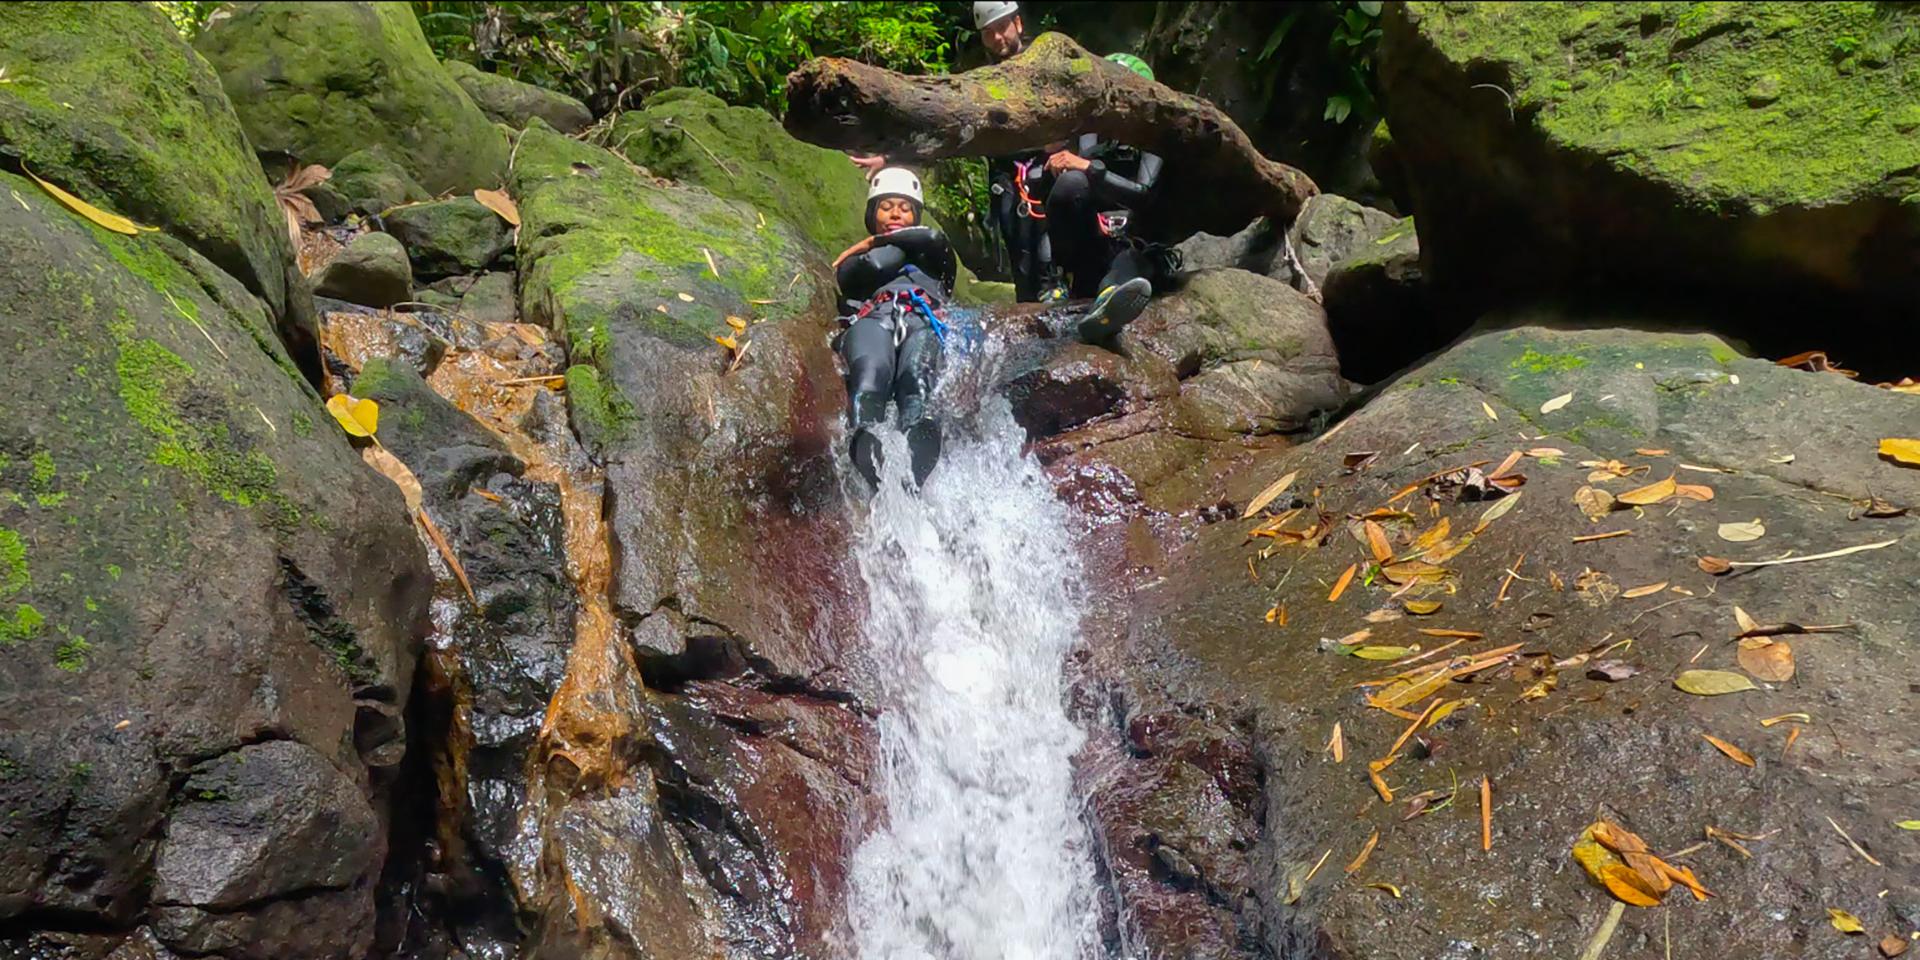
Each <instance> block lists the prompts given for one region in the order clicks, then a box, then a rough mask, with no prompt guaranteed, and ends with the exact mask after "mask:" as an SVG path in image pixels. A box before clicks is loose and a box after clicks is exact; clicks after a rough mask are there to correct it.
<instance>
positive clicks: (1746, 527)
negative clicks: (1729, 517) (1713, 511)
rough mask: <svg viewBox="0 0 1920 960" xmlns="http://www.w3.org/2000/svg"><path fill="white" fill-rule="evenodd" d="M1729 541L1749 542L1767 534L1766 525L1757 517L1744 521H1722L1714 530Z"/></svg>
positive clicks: (1721, 537)
mask: <svg viewBox="0 0 1920 960" xmlns="http://www.w3.org/2000/svg"><path fill="white" fill-rule="evenodd" d="M1716 532H1717V533H1718V534H1719V535H1720V539H1722V540H1725V541H1727V542H1729V543H1750V542H1752V541H1755V540H1758V539H1760V538H1761V537H1764V536H1766V535H1767V526H1766V524H1764V523H1762V522H1761V521H1760V519H1759V518H1758V517H1756V518H1754V519H1753V520H1751V521H1748V522H1746V523H1723V524H1721V525H1720V527H1719V529H1718V530H1717V531H1716Z"/></svg>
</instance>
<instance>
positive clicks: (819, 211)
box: [610, 87, 1012, 303]
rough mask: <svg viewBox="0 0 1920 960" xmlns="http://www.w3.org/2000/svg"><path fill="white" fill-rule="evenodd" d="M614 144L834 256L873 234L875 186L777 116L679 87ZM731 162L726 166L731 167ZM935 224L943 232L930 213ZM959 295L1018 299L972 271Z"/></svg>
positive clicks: (644, 110) (622, 126) (617, 132)
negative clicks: (870, 218)
mask: <svg viewBox="0 0 1920 960" xmlns="http://www.w3.org/2000/svg"><path fill="white" fill-rule="evenodd" d="M610 142H611V143H613V144H614V145H615V146H617V147H618V148H619V149H620V151H621V152H622V153H624V154H626V156H627V158H628V159H630V160H632V161H633V162H634V163H637V164H639V165H641V166H643V167H645V168H647V169H648V170H649V171H651V172H652V173H655V174H657V175H659V176H663V177H671V178H672V179H675V180H679V181H681V182H684V183H692V184H698V185H699V186H702V187H705V188H707V189H708V190H711V191H713V192H714V193H715V194H717V195H719V196H722V197H726V198H727V199H729V200H738V201H740V202H742V203H746V204H749V205H751V206H752V207H753V209H754V210H755V211H756V212H757V213H760V214H764V215H765V216H767V217H769V218H773V217H779V218H781V219H784V220H786V221H787V222H788V223H789V224H791V225H792V226H793V227H794V228H795V229H797V230H798V231H799V232H800V233H801V235H803V236H804V237H806V239H807V240H808V241H809V242H811V243H812V244H813V246H814V247H815V248H816V250H817V252H818V253H820V254H822V255H824V256H825V257H826V258H828V259H829V260H831V259H832V258H833V257H834V256H835V255H836V254H838V253H839V252H840V251H842V250H845V249H846V248H847V247H848V246H850V245H852V244H853V243H854V242H855V241H858V240H860V239H861V238H862V237H865V236H866V235H867V228H866V210H867V181H866V178H865V177H864V176H862V175H861V173H860V169H859V168H858V167H855V166H854V165H853V164H852V163H850V162H848V160H847V155H846V154H844V153H841V152H840V151H838V150H828V149H826V148H824V147H816V146H814V145H813V144H810V143H804V142H802V141H800V140H796V139H794V138H793V136H792V135H790V134H788V133H787V131H786V129H785V128H783V127H781V125H780V121H779V120H777V119H775V118H774V117H773V115H772V114H769V113H767V112H766V111H765V110H761V109H759V108H757V107H734V106H728V105H727V104H726V103H725V102H724V101H722V100H721V99H720V98H719V97H716V96H714V95H713V94H711V93H708V92H706V91H704V90H696V89H691V88H687V87H676V88H674V89H671V90H665V91H662V92H660V93H657V94H654V95H653V96H651V97H648V98H647V101H646V103H645V104H644V105H642V107H641V108H640V109H639V110H630V111H628V112H626V113H624V114H621V116H620V119H619V121H618V122H616V123H615V124H614V128H613V133H612V135H611V139H610ZM723 164H724V166H723ZM927 222H928V223H929V224H930V225H933V226H939V223H938V221H937V220H936V219H935V218H933V217H928V218H927ZM954 287H955V295H956V297H957V298H959V299H961V300H963V301H967V302H973V303H984V302H993V301H999V300H1009V301H1010V300H1012V297H1011V296H1010V295H1007V294H1006V293H1005V291H1003V290H1001V289H999V288H998V285H993V284H982V283H980V282H979V281H978V280H977V279H976V278H975V277H974V275H973V271H971V270H968V269H967V268H966V267H964V266H962V267H961V268H960V277H959V279H958V280H957V281H956V282H955V284H954Z"/></svg>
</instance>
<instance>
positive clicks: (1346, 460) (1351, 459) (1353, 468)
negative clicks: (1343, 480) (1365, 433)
mask: <svg viewBox="0 0 1920 960" xmlns="http://www.w3.org/2000/svg"><path fill="white" fill-rule="evenodd" d="M1379 456H1380V451H1378V450H1361V451H1358V452H1355V453H1349V454H1347V455H1346V456H1344V457H1341V458H1340V468H1341V469H1343V470H1345V471H1346V472H1348V473H1359V472H1360V471H1362V470H1365V469H1366V468H1367V467H1369V466H1372V465H1373V461H1374V460H1375V459H1377V458H1378V457H1379Z"/></svg>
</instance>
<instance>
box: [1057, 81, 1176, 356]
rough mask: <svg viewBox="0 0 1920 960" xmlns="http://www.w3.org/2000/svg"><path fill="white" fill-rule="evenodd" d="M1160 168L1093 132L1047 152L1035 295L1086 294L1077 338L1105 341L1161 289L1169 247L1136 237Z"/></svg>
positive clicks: (1170, 262) (1170, 264)
mask: <svg viewBox="0 0 1920 960" xmlns="http://www.w3.org/2000/svg"><path fill="white" fill-rule="evenodd" d="M1107 59H1108V60H1112V61H1113V62H1115V63H1118V64H1120V65H1121V66H1124V67H1126V68H1127V69H1129V70H1132V71H1133V72H1135V73H1138V74H1139V75H1141V76H1143V77H1145V78H1147V79H1148V80H1152V79H1153V68H1152V67H1149V66H1147V64H1146V61H1144V60H1141V59H1140V58H1139V57H1136V56H1133V55H1131V54H1126V53H1115V54H1111V55H1109V56H1108V57H1107ZM1161 166H1162V164H1161V159H1160V157H1159V156H1158V155H1156V154H1153V153H1149V152H1147V151H1145V150H1141V149H1138V148H1136V147H1130V146H1127V145H1125V144H1121V143H1115V142H1113V141H1110V140H1102V139H1101V138H1100V137H1099V136H1098V135H1096V134H1084V135H1082V136H1081V137H1080V138H1079V140H1078V142H1077V143H1076V144H1075V145H1074V147H1073V149H1071V150H1060V151H1058V152H1055V153H1053V154H1051V155H1049V156H1048V157H1047V172H1049V173H1051V174H1053V186H1052V189H1051V190H1050V191H1049V192H1048V194H1047V203H1046V224H1047V236H1048V239H1049V241H1050V244H1051V246H1052V257H1053V262H1052V264H1051V265H1050V268H1049V270H1050V275H1049V277H1048V283H1047V287H1048V289H1047V291H1046V293H1044V294H1042V296H1041V299H1042V300H1043V301H1047V302H1057V301H1060V300H1064V299H1066V298H1067V297H1068V296H1074V297H1093V298H1094V301H1093V306H1092V307H1091V308H1089V309H1088V311H1087V314H1086V316H1085V317H1084V318H1083V319H1082V320H1081V321H1080V338H1081V339H1082V340H1085V341H1087V342H1088V343H1106V342H1110V341H1111V340H1112V339H1113V337H1114V336H1115V335H1116V334H1118V333H1119V332H1120V329H1121V328H1122V327H1124V326H1126V325H1127V324H1128V323H1130V322H1132V320H1133V319H1134V318H1135V317H1138V316H1139V315H1140V312H1141V311H1142V310H1144V309H1146V306H1147V301H1148V300H1149V299H1150V298H1151V297H1152V296H1153V290H1154V286H1155V285H1156V283H1158V285H1160V286H1163V287H1164V286H1165V285H1166V280H1167V275H1168V274H1170V273H1171V272H1172V271H1173V269H1174V268H1175V267H1176V265H1177V264H1176V261H1175V260H1174V259H1173V256H1172V251H1171V250H1170V249H1169V248H1167V247H1165V246H1164V245H1160V244H1150V243H1147V242H1146V241H1145V240H1143V239H1142V236H1143V233H1142V229H1141V228H1142V227H1143V226H1144V224H1143V223H1142V222H1141V214H1142V213H1144V212H1145V211H1146V210H1147V209H1148V208H1149V207H1150V206H1151V203H1152V200H1153V190H1154V187H1155V185H1156V184H1157V183H1158V182H1159V180H1160V171H1161Z"/></svg>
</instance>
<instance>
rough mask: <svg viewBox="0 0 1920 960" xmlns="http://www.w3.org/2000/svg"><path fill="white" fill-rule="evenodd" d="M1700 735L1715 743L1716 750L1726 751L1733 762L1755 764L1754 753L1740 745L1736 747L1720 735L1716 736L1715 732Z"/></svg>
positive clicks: (1747, 764) (1744, 764)
mask: <svg viewBox="0 0 1920 960" xmlns="http://www.w3.org/2000/svg"><path fill="white" fill-rule="evenodd" d="M1700 736H1701V737H1702V738H1704V739H1705V740H1706V741H1707V742H1708V743H1711V744H1713V748H1714V749H1715V750H1718V751H1720V752H1721V753H1724V754H1726V755H1727V756H1728V757H1730V758H1732V759H1733V762H1735V763H1738V764H1740V765H1742V766H1748V767H1751V766H1753V754H1750V753H1748V752H1746V751H1745V750H1742V749H1740V748H1739V747H1736V746H1734V745H1733V744H1731V743H1728V742H1726V741H1725V740H1722V739H1720V738H1719V737H1716V736H1714V735H1713V734H1710V733H1703V734H1701V735H1700Z"/></svg>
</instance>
